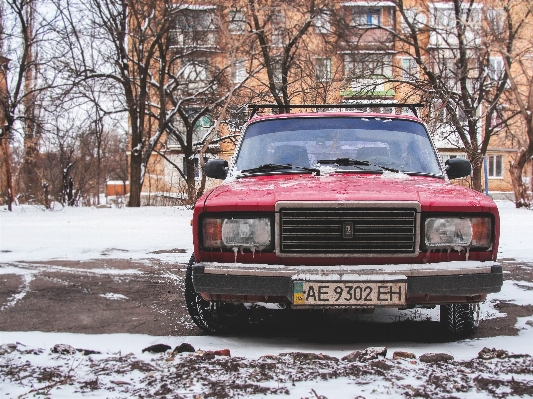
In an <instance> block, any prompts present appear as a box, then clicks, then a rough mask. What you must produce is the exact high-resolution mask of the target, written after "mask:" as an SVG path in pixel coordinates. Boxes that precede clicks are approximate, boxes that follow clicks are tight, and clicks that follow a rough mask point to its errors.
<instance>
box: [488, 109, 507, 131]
mask: <svg viewBox="0 0 533 399" xmlns="http://www.w3.org/2000/svg"><path fill="white" fill-rule="evenodd" d="M503 125H504V119H503V110H502V108H501V107H497V108H496V109H495V110H494V112H493V113H492V115H491V118H490V127H491V128H493V129H494V130H499V129H502V128H503Z"/></svg>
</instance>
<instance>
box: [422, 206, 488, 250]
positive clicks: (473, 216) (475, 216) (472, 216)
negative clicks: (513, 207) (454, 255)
mask: <svg viewBox="0 0 533 399" xmlns="http://www.w3.org/2000/svg"><path fill="white" fill-rule="evenodd" d="M430 219H442V220H451V219H459V220H463V221H464V220H468V221H470V225H471V226H472V225H475V223H477V222H479V220H480V219H485V220H486V221H488V222H489V223H490V229H489V231H488V236H487V237H485V238H486V239H487V241H488V242H487V244H486V245H480V244H476V240H478V241H480V240H481V239H482V238H481V239H480V237H479V230H475V231H473V232H472V234H473V237H472V240H471V241H470V243H469V244H454V243H447V244H446V243H445V244H433V245H431V244H430V245H428V242H427V237H426V232H427V229H426V227H427V224H428V220H430ZM472 221H474V223H472ZM495 227H496V226H495V218H494V215H493V214H491V213H426V214H423V215H422V219H421V223H420V248H421V250H422V251H430V250H431V251H439V250H449V249H451V250H459V249H462V250H465V249H468V250H469V251H474V252H485V251H491V250H492V248H493V246H494V239H495ZM474 228H475V227H474ZM483 231H484V232H485V233H487V232H486V231H485V230H483Z"/></svg>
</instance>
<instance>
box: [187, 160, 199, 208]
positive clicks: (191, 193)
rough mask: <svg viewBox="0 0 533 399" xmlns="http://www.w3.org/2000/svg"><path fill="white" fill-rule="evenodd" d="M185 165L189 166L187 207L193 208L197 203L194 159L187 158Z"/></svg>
mask: <svg viewBox="0 0 533 399" xmlns="http://www.w3.org/2000/svg"><path fill="white" fill-rule="evenodd" d="M185 164H186V165H187V170H186V172H187V173H186V176H187V205H188V206H193V205H194V203H195V202H196V181H195V180H194V177H195V176H194V175H195V172H196V171H195V165H194V158H191V157H186V158H185Z"/></svg>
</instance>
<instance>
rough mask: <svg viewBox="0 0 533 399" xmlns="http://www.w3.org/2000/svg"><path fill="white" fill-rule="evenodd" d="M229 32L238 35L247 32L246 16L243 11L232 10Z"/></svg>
mask: <svg viewBox="0 0 533 399" xmlns="http://www.w3.org/2000/svg"><path fill="white" fill-rule="evenodd" d="M228 30H229V32H230V33H232V34H234V35H237V34H241V33H244V32H245V31H246V15H245V13H244V11H241V10H230V12H229V22H228Z"/></svg>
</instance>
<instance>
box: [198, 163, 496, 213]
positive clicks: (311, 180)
mask: <svg viewBox="0 0 533 399" xmlns="http://www.w3.org/2000/svg"><path fill="white" fill-rule="evenodd" d="M393 175H394V174H391V173H387V174H384V175H381V174H370V175H369V174H331V175H326V176H312V175H309V174H303V175H288V174H284V175H274V176H272V175H270V176H260V177H247V178H241V179H235V180H231V181H226V182H224V183H223V184H222V185H220V186H219V187H217V188H215V189H214V190H212V191H211V192H209V193H207V194H206V196H205V197H204V198H203V200H204V207H205V208H204V211H209V212H223V211H236V210H242V211H244V210H247V211H272V210H274V206H275V204H276V202H278V201H417V202H419V203H420V204H421V205H422V210H423V211H454V212H486V211H489V210H490V211H491V212H493V213H497V208H496V205H495V204H494V202H493V201H492V200H491V199H490V198H489V197H487V196H485V195H483V194H481V193H478V192H477V191H473V190H470V189H467V188H465V187H461V186H459V185H455V184H451V183H449V182H446V181H444V180H443V179H437V178H431V177H421V176H407V175H405V174H401V173H399V174H396V176H393Z"/></svg>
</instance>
